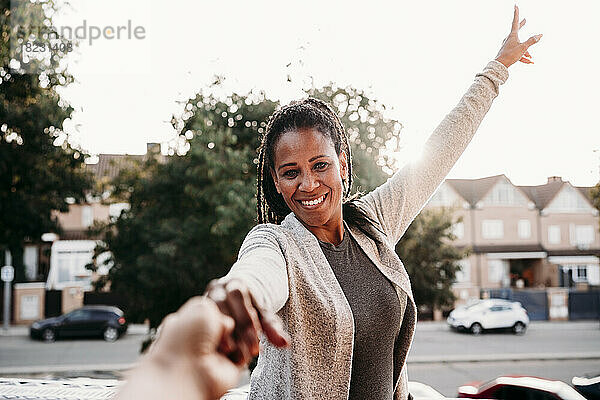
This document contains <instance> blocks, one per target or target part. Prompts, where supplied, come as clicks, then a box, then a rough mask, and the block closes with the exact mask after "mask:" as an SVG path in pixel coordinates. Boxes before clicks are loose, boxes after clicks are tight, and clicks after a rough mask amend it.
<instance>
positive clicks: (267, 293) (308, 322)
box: [223, 60, 508, 400]
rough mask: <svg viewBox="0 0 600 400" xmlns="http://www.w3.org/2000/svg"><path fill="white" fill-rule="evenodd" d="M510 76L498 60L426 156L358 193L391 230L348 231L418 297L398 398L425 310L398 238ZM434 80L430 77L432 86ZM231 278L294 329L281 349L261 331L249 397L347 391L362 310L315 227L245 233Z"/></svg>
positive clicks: (402, 354) (410, 312) (277, 399)
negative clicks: (357, 314)
mask: <svg viewBox="0 0 600 400" xmlns="http://www.w3.org/2000/svg"><path fill="white" fill-rule="evenodd" d="M445 67H446V65H445V64H444V63H443V62H440V63H439V65H437V66H436V68H435V71H436V73H438V74H440V76H444V77H445V78H446V79H453V78H452V77H451V76H446V73H447V70H446V69H445ZM507 78H508V70H507V68H506V67H505V66H504V65H502V64H501V63H499V62H498V61H495V60H494V61H490V62H489V63H488V64H487V66H486V67H485V68H484V70H483V71H482V72H480V73H478V74H477V75H476V76H475V80H474V82H473V84H472V85H471V86H470V87H469V89H468V90H467V92H466V93H465V94H464V96H463V97H462V98H461V100H460V101H459V102H458V104H457V105H456V107H454V109H452V111H450V113H449V114H448V115H447V116H446V117H445V118H444V119H443V121H442V122H441V123H440V124H439V125H438V127H437V128H436V129H435V130H434V132H433V133H432V134H431V136H430V137H429V139H428V140H427V142H426V143H425V145H424V148H423V152H422V154H421V157H420V158H419V159H417V160H415V161H413V162H411V163H408V164H407V165H405V166H404V167H402V168H401V169H400V170H398V171H397V172H395V173H394V175H392V176H391V177H390V178H389V179H388V180H387V182H385V183H384V184H382V185H381V186H379V187H377V188H376V189H375V190H373V191H371V192H369V193H367V194H366V195H364V196H363V197H361V198H360V199H358V200H357V205H359V207H360V208H361V210H362V211H364V212H365V213H367V215H369V216H370V217H371V218H372V219H373V220H375V221H376V222H377V223H379V225H380V227H381V228H382V231H383V233H379V232H377V231H373V232H369V233H365V232H362V231H361V230H360V229H356V228H355V227H354V226H353V225H350V226H349V228H350V229H349V230H348V233H349V234H351V235H352V238H353V239H355V240H356V242H357V243H358V244H359V246H360V248H361V249H362V250H363V251H364V252H365V254H366V255H367V256H368V257H369V259H370V260H371V261H373V263H374V264H375V266H376V267H377V268H378V269H379V270H380V271H381V272H382V273H383V274H384V275H385V276H386V278H388V279H389V280H390V281H391V282H392V283H393V284H394V287H395V289H396V292H397V293H398V296H399V298H401V297H404V296H405V295H406V296H407V297H408V305H407V306H406V309H405V311H404V318H403V319H402V326H401V328H400V335H399V336H398V341H399V345H398V346H397V348H396V349H395V352H394V357H395V359H398V360H399V363H400V364H401V365H402V366H403V368H402V370H401V372H400V377H399V378H398V381H397V382H396V390H395V391H394V400H406V399H407V398H408V374H407V368H406V364H405V360H406V357H407V355H408V352H409V351H410V345H411V342H412V339H413V335H414V332H415V324H416V317H417V308H416V305H415V303H414V300H413V296H412V290H411V287H410V280H409V278H408V273H407V272H406V270H405V268H404V265H403V264H402V261H400V258H399V257H398V254H396V251H395V246H396V243H398V241H399V240H400V238H401V237H402V235H403V234H404V231H405V230H406V229H407V228H408V226H409V225H410V223H411V222H412V221H413V219H414V218H415V216H416V215H417V214H418V213H419V211H420V210H421V208H422V207H423V206H424V205H425V203H427V200H428V199H429V197H430V196H431V195H432V194H433V193H434V192H435V190H436V188H437V187H438V186H439V185H440V184H441V183H442V181H443V180H444V178H445V177H446V175H447V174H448V172H449V171H450V169H451V168H452V166H453V165H454V163H456V161H457V160H458V158H459V157H460V155H461V154H462V152H463V151H464V149H465V148H466V147H467V144H468V143H469V141H470V140H471V138H472V137H473V135H474V134H475V130H476V129H477V127H478V126H479V124H480V122H481V120H482V119H483V116H484V115H485V114H486V113H487V111H488V110H489V108H490V106H491V105H492V101H493V100H494V98H495V97H496V96H497V95H498V93H499V90H500V85H501V84H503V83H504V81H506V79H507ZM427 84H429V81H427V80H424V81H423V85H427ZM230 279H240V280H242V281H244V282H245V284H246V285H247V286H248V289H249V290H250V292H251V293H252V296H253V297H254V300H255V301H256V303H257V305H258V306H259V307H262V308H264V309H266V310H271V311H272V312H276V313H277V315H279V316H280V317H281V319H282V320H283V324H284V327H285V329H286V330H287V331H288V333H289V334H290V338H291V344H290V346H289V347H287V348H277V347H275V346H273V345H272V344H271V343H270V342H269V341H268V340H266V339H265V338H264V337H263V338H261V347H260V355H259V357H258V363H257V365H256V368H255V369H254V371H252V376H251V377H250V394H249V399H250V400H255V399H256V400H305V399H306V400H312V399H323V400H340V399H342V400H343V399H347V398H348V395H349V392H350V379H351V374H352V348H353V343H354V321H353V316H352V310H351V309H350V305H349V304H348V301H347V299H346V296H345V295H344V292H343V291H342V289H341V287H340V285H339V283H338V281H337V279H336V277H335V274H334V273H333V271H332V270H331V266H330V265H329V263H328V262H327V259H326V258H325V255H324V254H323V251H322V250H321V246H319V242H318V241H317V239H316V238H315V235H313V234H312V233H311V232H310V231H309V230H308V229H306V227H305V226H304V225H302V223H301V222H300V221H298V219H297V218H296V217H295V215H294V214H293V213H290V214H289V215H287V216H286V217H285V219H284V220H283V221H282V222H281V224H280V225H274V224H259V225H257V226H256V227H254V228H252V230H251V231H250V232H249V233H248V235H247V236H246V239H244V243H243V244H242V247H241V248H240V252H239V254H238V259H237V261H236V262H235V264H234V265H233V266H232V267H231V271H230V272H229V273H228V274H227V276H226V277H225V278H223V281H227V280H230Z"/></svg>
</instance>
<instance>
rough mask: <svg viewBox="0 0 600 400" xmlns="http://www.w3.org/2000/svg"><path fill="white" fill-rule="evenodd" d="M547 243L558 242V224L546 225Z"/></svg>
mask: <svg viewBox="0 0 600 400" xmlns="http://www.w3.org/2000/svg"><path fill="white" fill-rule="evenodd" d="M548 243H551V244H559V243H560V225H550V226H549V227H548Z"/></svg>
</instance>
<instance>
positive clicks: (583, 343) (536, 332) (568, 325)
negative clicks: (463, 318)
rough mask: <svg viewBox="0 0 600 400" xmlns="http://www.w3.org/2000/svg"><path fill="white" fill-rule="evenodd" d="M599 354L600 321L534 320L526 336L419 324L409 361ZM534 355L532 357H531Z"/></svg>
mask: <svg viewBox="0 0 600 400" xmlns="http://www.w3.org/2000/svg"><path fill="white" fill-rule="evenodd" d="M507 354H508V355H514V354H516V355H531V356H532V357H535V356H536V355H538V356H548V357H551V358H552V356H553V355H566V356H568V355H585V354H588V355H589V354H595V355H597V357H598V358H600V325H599V323H598V322H560V323H559V322H533V323H532V324H531V325H530V326H529V329H528V330H527V332H526V333H525V334H524V335H513V334H511V333H507V332H502V333H484V334H482V335H479V336H474V335H471V334H469V333H458V332H454V331H451V330H449V329H448V328H447V327H446V325H444V324H440V323H428V322H425V323H421V324H419V325H418V326H417V331H416V333H415V338H414V341H413V345H412V348H411V351H410V355H409V360H410V359H412V360H413V361H418V360H420V361H430V360H431V361H435V360H439V359H440V358H444V359H446V360H448V359H449V360H452V359H453V358H466V359H469V360H471V359H473V360H478V359H480V356H486V357H489V356H492V357H494V359H498V358H501V357H502V356H506V355H507ZM530 358H531V357H530Z"/></svg>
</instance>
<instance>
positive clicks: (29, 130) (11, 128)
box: [0, 0, 91, 282]
mask: <svg viewBox="0 0 600 400" xmlns="http://www.w3.org/2000/svg"><path fill="white" fill-rule="evenodd" d="M18 4H19V6H18V7H13V8H12V9H11V8H10V1H8V0H2V1H1V3H0V5H1V10H0V22H1V25H2V39H1V40H2V43H1V50H0V57H1V58H2V60H1V61H2V63H1V65H0V78H1V79H0V104H1V106H0V187H1V190H0V250H2V249H3V248H4V249H9V250H10V252H11V254H12V257H13V265H14V267H15V281H16V282H19V281H23V280H25V270H24V266H23V243H24V242H28V241H32V242H35V241H38V240H39V239H40V236H41V235H42V234H43V233H45V232H50V231H59V229H60V228H59V227H58V226H57V221H56V219H55V217H53V214H52V211H53V210H58V211H67V210H68V203H67V202H66V199H67V198H69V197H71V198H73V199H75V200H81V199H83V198H84V194H85V191H86V190H87V189H89V188H90V185H91V179H90V177H89V176H88V175H87V174H86V173H85V171H84V168H83V161H84V157H85V156H86V154H84V153H83V152H82V151H81V150H80V149H77V148H76V147H74V146H73V145H72V144H70V143H69V138H68V135H66V134H65V133H64V132H63V131H62V126H63V122H64V121H65V119H67V118H69V116H70V115H71V112H72V110H73V109H72V108H71V107H70V106H69V105H67V104H66V103H64V101H63V100H61V99H60V97H59V95H58V93H57V91H56V88H57V87H58V86H63V85H66V84H68V83H69V82H71V81H72V78H71V76H70V75H69V74H68V73H67V72H66V70H65V68H64V67H63V66H61V64H60V60H61V58H62V57H63V56H64V54H63V53H60V52H52V56H51V57H50V58H49V59H48V60H45V61H44V60H31V61H30V63H29V65H24V64H23V63H21V62H19V61H18V59H19V58H20V56H21V52H20V47H19V46H15V42H17V43H19V42H18V39H19V38H18V37H17V36H18V32H17V30H18V29H25V28H28V27H29V28H31V27H36V26H37V27H39V26H45V25H48V26H51V20H50V18H49V17H47V14H46V13H47V12H48V10H49V9H52V10H54V9H55V6H54V3H53V2H19V3H18ZM11 45H12V46H11Z"/></svg>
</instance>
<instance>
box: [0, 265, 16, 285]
mask: <svg viewBox="0 0 600 400" xmlns="http://www.w3.org/2000/svg"><path fill="white" fill-rule="evenodd" d="M0 278H2V280H3V281H4V282H12V280H13V279H15V269H14V268H13V267H12V265H5V266H4V267H2V268H0Z"/></svg>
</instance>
